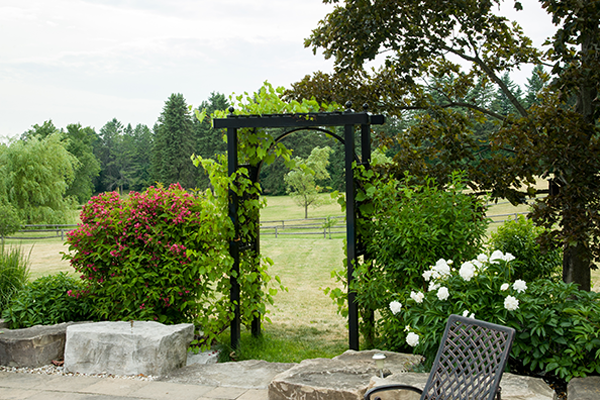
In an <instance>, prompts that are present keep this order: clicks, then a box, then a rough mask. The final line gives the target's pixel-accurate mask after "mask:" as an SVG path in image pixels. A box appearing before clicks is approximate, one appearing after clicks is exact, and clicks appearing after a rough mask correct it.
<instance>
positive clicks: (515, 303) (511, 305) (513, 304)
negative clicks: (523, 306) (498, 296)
mask: <svg viewBox="0 0 600 400" xmlns="http://www.w3.org/2000/svg"><path fill="white" fill-rule="evenodd" d="M504 308H506V309H507V310H508V311H514V310H516V309H517V308H519V300H517V298H516V297H514V296H506V298H505V299H504Z"/></svg>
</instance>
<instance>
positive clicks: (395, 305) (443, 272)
mask: <svg viewBox="0 0 600 400" xmlns="http://www.w3.org/2000/svg"><path fill="white" fill-rule="evenodd" d="M514 259H515V257H514V256H513V255H512V254H510V253H506V254H504V253H502V251H500V250H496V251H494V252H493V253H492V254H491V255H490V256H489V257H488V256H487V255H485V254H480V255H478V256H477V258H476V259H474V260H471V261H466V262H464V263H463V264H462V265H461V266H460V268H459V270H458V275H460V277H461V278H462V279H463V280H464V281H465V282H469V281H471V279H473V278H474V277H475V276H477V275H478V274H480V273H483V272H484V271H485V270H486V269H487V267H488V266H489V265H490V264H499V263H500V261H504V262H510V261H512V260H514ZM452 263H453V262H452V260H444V259H440V260H438V262H437V263H436V264H435V265H434V266H432V267H431V269H429V270H427V271H425V272H423V279H425V281H426V282H429V287H428V292H435V291H437V292H436V296H437V298H438V299H439V300H440V301H445V300H447V299H448V298H450V292H449V290H448V287H447V286H443V285H444V283H445V281H446V279H447V278H448V277H450V276H451V275H452V271H456V270H455V269H452V268H451V267H450V266H451V265H452ZM496 274H497V273H496ZM509 288H510V284H509V283H503V284H502V285H501V286H500V291H503V292H505V291H507V290H508V289H509ZM512 288H513V289H514V291H515V292H517V293H523V292H524V291H525V290H527V283H526V282H525V281H523V280H521V279H517V280H516V281H515V282H514V283H513V284H512ZM410 298H411V299H412V300H414V301H415V303H418V304H421V303H423V301H424V299H425V293H423V292H420V291H419V292H415V291H411V292H410ZM504 308H505V309H506V310H508V311H514V310H517V309H518V308H519V300H518V299H517V298H516V297H514V296H511V295H507V296H506V297H505V298H504ZM401 309H402V304H401V303H400V302H398V301H396V300H394V301H392V302H390V310H391V311H392V313H393V314H394V315H396V314H398V313H399V312H400V310H401ZM462 315H463V317H466V318H473V319H474V318H475V313H473V312H470V311H469V310H464V311H463V313H462ZM404 330H405V331H406V332H408V333H407V335H406V343H407V344H408V345H409V346H412V347H415V346H417V345H418V344H419V335H418V334H417V333H416V332H413V331H412V330H411V328H410V326H406V327H405V329H404Z"/></svg>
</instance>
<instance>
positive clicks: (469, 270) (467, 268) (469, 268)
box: [458, 261, 475, 282]
mask: <svg viewBox="0 0 600 400" xmlns="http://www.w3.org/2000/svg"><path fill="white" fill-rule="evenodd" d="M458 274H459V275H460V276H461V277H462V278H463V279H464V280H465V281H467V282H469V281H470V280H471V278H473V276H474V275H475V266H474V265H473V263H471V262H470V261H467V262H465V263H463V264H462V265H461V266H460V270H459V271H458Z"/></svg>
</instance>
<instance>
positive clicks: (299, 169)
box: [285, 147, 331, 218]
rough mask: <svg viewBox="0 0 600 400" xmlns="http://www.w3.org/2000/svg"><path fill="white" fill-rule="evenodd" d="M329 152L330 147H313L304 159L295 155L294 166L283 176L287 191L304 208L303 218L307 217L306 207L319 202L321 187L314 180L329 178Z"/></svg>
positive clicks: (313, 205) (315, 205)
mask: <svg viewBox="0 0 600 400" xmlns="http://www.w3.org/2000/svg"><path fill="white" fill-rule="evenodd" d="M330 153H331V148H330V147H323V148H321V147H315V148H314V149H313V150H312V152H311V153H310V156H309V157H308V158H307V159H306V160H303V159H301V158H299V157H296V158H295V162H296V167H295V168H293V169H292V170H291V171H290V172H288V174H287V175H286V176H285V183H286V185H287V191H288V193H289V194H290V196H292V198H293V199H294V201H295V202H296V204H298V205H299V206H300V207H302V208H304V218H308V207H317V206H318V205H319V204H320V199H319V192H320V191H321V189H320V188H319V186H317V183H316V180H324V179H327V178H329V173H328V172H327V165H328V164H329V154H330Z"/></svg>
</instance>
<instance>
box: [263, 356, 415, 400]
mask: <svg viewBox="0 0 600 400" xmlns="http://www.w3.org/2000/svg"><path fill="white" fill-rule="evenodd" d="M376 353H383V354H385V356H386V360H385V365H384V368H383V371H380V370H378V369H377V367H376V365H375V361H373V355H374V354H376ZM421 360H422V357H421V356H413V355H411V354H400V353H394V352H389V351H379V350H368V351H353V350H348V351H346V352H345V353H344V354H342V355H340V356H337V357H334V358H333V359H327V358H317V359H313V360H304V361H302V362H301V363H300V364H298V365H297V366H295V367H293V368H290V369H289V370H287V371H285V372H283V373H281V374H279V375H277V376H276V377H274V378H273V381H271V384H270V385H269V400H284V399H296V400H322V399H323V400H324V399H331V400H360V399H362V397H363V396H364V394H365V392H366V390H367V388H368V386H369V382H370V379H371V377H373V376H376V375H380V374H381V373H382V372H383V373H384V374H385V375H389V374H392V373H402V372H406V371H407V369H408V368H410V367H411V366H413V365H416V364H418V363H419V362H421Z"/></svg>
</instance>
